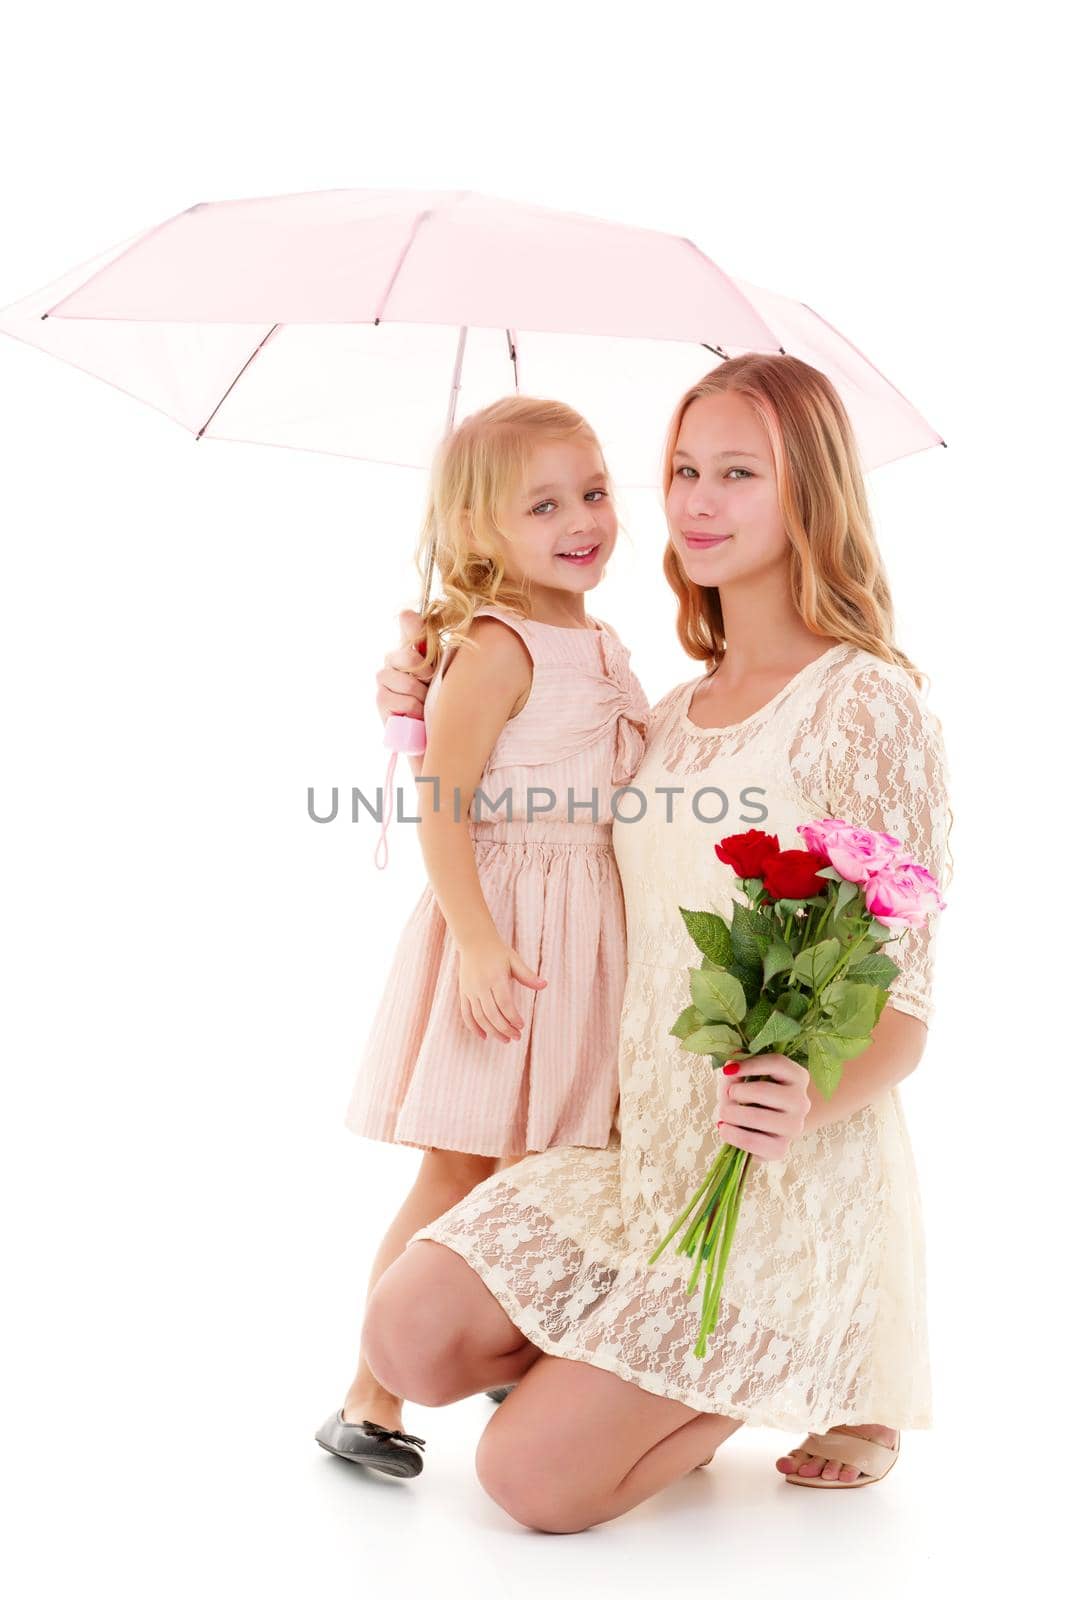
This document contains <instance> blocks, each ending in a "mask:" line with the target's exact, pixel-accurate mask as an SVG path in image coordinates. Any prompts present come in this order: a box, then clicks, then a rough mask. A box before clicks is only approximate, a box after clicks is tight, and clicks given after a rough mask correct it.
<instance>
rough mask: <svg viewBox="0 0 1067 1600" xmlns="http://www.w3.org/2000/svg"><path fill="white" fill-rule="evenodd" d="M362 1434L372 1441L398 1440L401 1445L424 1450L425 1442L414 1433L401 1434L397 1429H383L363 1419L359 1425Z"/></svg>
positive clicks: (375, 1423)
mask: <svg viewBox="0 0 1067 1600" xmlns="http://www.w3.org/2000/svg"><path fill="white" fill-rule="evenodd" d="M361 1426H362V1428H363V1431H364V1433H369V1434H370V1436H371V1438H372V1439H399V1440H400V1442H401V1444H417V1445H418V1446H419V1448H420V1449H422V1450H425V1448H426V1440H425V1439H420V1438H418V1436H417V1435H416V1434H414V1433H401V1432H400V1429H399V1428H383V1427H381V1426H379V1424H378V1423H377V1422H368V1421H367V1420H366V1418H364V1420H363V1422H362V1424H361Z"/></svg>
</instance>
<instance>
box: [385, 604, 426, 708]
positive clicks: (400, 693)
mask: <svg viewBox="0 0 1067 1600" xmlns="http://www.w3.org/2000/svg"><path fill="white" fill-rule="evenodd" d="M400 631H401V634H402V635H403V639H404V643H403V644H401V645H398V646H397V648H396V649H395V650H390V651H388V653H387V654H386V657H385V662H384V664H383V665H382V666H381V667H380V668H379V670H378V672H377V673H376V675H375V676H376V681H377V684H378V695H377V700H376V702H375V703H376V705H377V707H378V715H379V716H380V717H381V719H382V721H383V722H388V720H389V718H390V717H397V716H400V717H421V716H422V710H423V703H424V702H425V699H426V694H427V690H428V688H429V684H430V679H431V678H432V677H433V670H432V668H429V667H427V665H426V662H425V661H424V660H423V656H422V652H421V651H420V649H419V647H418V646H419V643H421V635H422V621H421V618H420V617H419V614H418V612H417V611H402V612H401V613H400Z"/></svg>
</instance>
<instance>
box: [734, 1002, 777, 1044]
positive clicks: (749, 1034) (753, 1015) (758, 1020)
mask: <svg viewBox="0 0 1067 1600" xmlns="http://www.w3.org/2000/svg"><path fill="white" fill-rule="evenodd" d="M773 1010H774V1001H773V1000H772V999H771V997H770V995H769V994H760V995H757V996H756V998H755V1000H753V1002H752V1003H751V1005H750V1006H749V1009H748V1012H747V1013H746V1015H745V1020H744V1023H743V1024H742V1027H743V1030H744V1034H745V1037H746V1039H752V1038H754V1037H755V1036H756V1034H757V1033H758V1032H759V1031H760V1029H761V1028H762V1027H763V1024H764V1023H765V1022H766V1020H767V1018H768V1017H769V1016H770V1014H771V1012H772V1011H773Z"/></svg>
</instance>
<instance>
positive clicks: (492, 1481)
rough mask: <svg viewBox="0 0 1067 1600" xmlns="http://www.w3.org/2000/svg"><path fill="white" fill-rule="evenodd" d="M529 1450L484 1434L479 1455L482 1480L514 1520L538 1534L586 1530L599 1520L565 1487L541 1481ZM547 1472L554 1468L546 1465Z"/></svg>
mask: <svg viewBox="0 0 1067 1600" xmlns="http://www.w3.org/2000/svg"><path fill="white" fill-rule="evenodd" d="M530 1461H531V1456H530V1453H529V1451H528V1450H516V1449H514V1448H512V1447H510V1446H507V1445H505V1446H500V1445H498V1444H497V1443H496V1442H495V1441H493V1440H491V1439H488V1437H487V1434H483V1436H482V1439H481V1442H480V1443H479V1446H478V1451H477V1454H476V1456H475V1462H474V1465H475V1472H476V1474H477V1477H478V1482H479V1483H480V1484H481V1486H482V1488H483V1489H484V1490H485V1492H486V1494H487V1495H488V1496H489V1498H490V1499H491V1500H493V1501H495V1502H496V1504H497V1505H498V1506H499V1507H500V1509H501V1510H502V1511H506V1512H507V1514H508V1516H509V1517H511V1519H512V1520H513V1521H514V1522H518V1523H519V1524H521V1526H522V1527H524V1528H531V1529H532V1530H533V1531H534V1532H535V1533H584V1532H585V1531H586V1529H587V1528H591V1527H592V1526H593V1525H594V1522H595V1521H596V1520H597V1519H596V1518H595V1517H594V1516H593V1514H592V1511H591V1509H590V1507H589V1506H588V1505H580V1504H577V1503H576V1502H575V1501H574V1500H573V1499H572V1498H571V1497H570V1496H569V1494H568V1491H567V1489H566V1487H565V1486H561V1485H559V1484H554V1483H551V1482H539V1481H538V1477H537V1474H536V1472H534V1471H531V1468H530ZM544 1471H545V1472H546V1475H550V1469H549V1468H547V1467H545V1468H544Z"/></svg>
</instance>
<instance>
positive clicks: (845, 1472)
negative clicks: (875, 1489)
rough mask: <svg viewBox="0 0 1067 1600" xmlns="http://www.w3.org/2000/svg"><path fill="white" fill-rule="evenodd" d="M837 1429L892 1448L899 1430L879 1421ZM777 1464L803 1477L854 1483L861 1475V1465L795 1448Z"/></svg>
mask: <svg viewBox="0 0 1067 1600" xmlns="http://www.w3.org/2000/svg"><path fill="white" fill-rule="evenodd" d="M827 1431H828V1430H827ZM837 1431H838V1433H851V1434H852V1435H853V1436H854V1437H855V1438H857V1439H872V1440H873V1441H874V1443H875V1444H884V1445H888V1446H889V1448H890V1450H892V1449H893V1447H894V1445H895V1444H896V1442H897V1430H896V1429H895V1428H883V1427H882V1426H881V1425H880V1424H879V1423H877V1422H863V1423H860V1424H859V1425H858V1426H856V1427H849V1426H847V1425H845V1426H840V1427H838V1429H837ZM775 1466H776V1467H777V1468H778V1471H779V1472H781V1473H786V1472H795V1473H797V1474H799V1476H800V1477H802V1478H838V1479H839V1480H840V1481H841V1482H842V1483H854V1482H855V1480H856V1479H857V1478H858V1477H859V1476H860V1469H859V1467H849V1466H846V1465H845V1463H844V1462H843V1461H828V1460H826V1458H825V1457H824V1456H810V1455H809V1454H808V1452H807V1451H806V1450H794V1451H793V1452H792V1453H791V1454H790V1455H787V1456H779V1457H778V1460H777V1461H776V1462H775Z"/></svg>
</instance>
